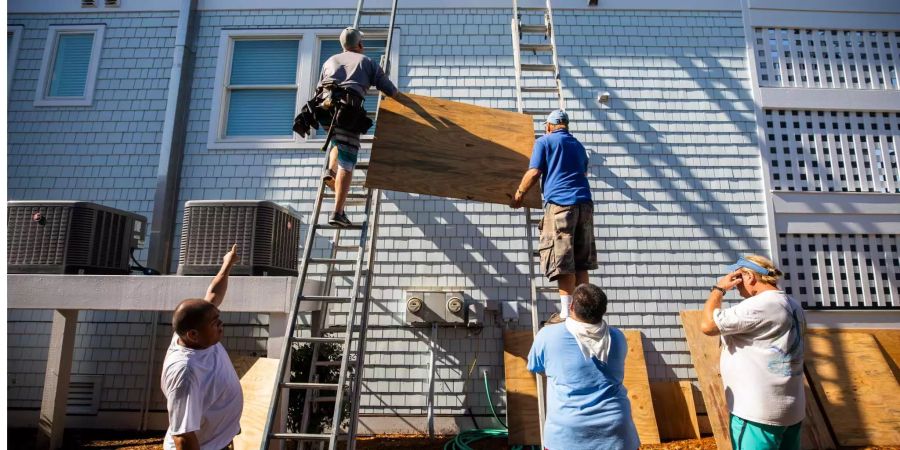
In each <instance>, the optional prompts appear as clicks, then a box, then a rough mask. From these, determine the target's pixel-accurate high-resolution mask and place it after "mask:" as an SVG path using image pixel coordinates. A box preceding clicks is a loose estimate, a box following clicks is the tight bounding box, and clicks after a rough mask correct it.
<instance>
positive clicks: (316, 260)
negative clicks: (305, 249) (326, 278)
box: [307, 258, 356, 264]
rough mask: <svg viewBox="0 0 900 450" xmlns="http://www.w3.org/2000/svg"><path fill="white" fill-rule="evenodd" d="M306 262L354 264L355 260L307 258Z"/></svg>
mask: <svg viewBox="0 0 900 450" xmlns="http://www.w3.org/2000/svg"><path fill="white" fill-rule="evenodd" d="M307 261H309V262H310V263H313V264H356V259H355V258H354V259H349V258H309V259H308V260H307Z"/></svg>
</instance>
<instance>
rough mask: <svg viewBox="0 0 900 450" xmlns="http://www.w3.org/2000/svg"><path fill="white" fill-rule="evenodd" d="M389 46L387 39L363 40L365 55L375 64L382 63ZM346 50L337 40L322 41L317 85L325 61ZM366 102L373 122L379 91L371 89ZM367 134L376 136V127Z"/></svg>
mask: <svg viewBox="0 0 900 450" xmlns="http://www.w3.org/2000/svg"><path fill="white" fill-rule="evenodd" d="M386 45H387V40H385V39H365V38H363V53H365V55H366V56H368V57H369V58H371V59H372V61H375V64H380V63H381V56H382V55H384V50H385V46H386ZM343 51H344V50H343V49H342V48H341V43H340V41H338V40H337V39H322V40H321V41H320V42H319V74H317V76H316V79H315V81H316V83H318V82H319V78H320V77H321V70H322V66H323V65H324V64H325V61H327V60H328V58H330V57H332V56H334V55H336V54H338V53H341V52H343ZM367 94H368V95H366V101H365V103H364V106H365V108H366V111H367V112H368V115H369V117H371V118H372V120H375V112H376V111H377V110H378V97H379V95H381V94H380V93H379V92H378V90H377V89H375V88H374V87H370V88H369V92H367ZM326 133H327V130H324V129H322V128H320V129H319V130H318V132H317V133H316V134H317V135H318V136H321V137H324V136H325V134H326ZM365 134H375V125H372V128H369V131H367V132H366V133H365Z"/></svg>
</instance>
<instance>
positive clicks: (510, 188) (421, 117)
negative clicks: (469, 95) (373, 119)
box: [365, 94, 541, 208]
mask: <svg viewBox="0 0 900 450" xmlns="http://www.w3.org/2000/svg"><path fill="white" fill-rule="evenodd" d="M533 145H534V122H533V119H532V117H531V116H527V115H524V114H519V113H514V112H510V111H503V110H496V109H491V108H484V107H481V106H475V105H470V104H466V103H459V102H453V101H450V100H444V99H439V98H433V97H426V96H423V95H414V94H400V95H399V96H398V97H397V98H396V99H393V98H385V99H384V100H382V101H381V104H380V107H379V110H378V127H377V128H376V131H375V141H374V142H373V144H372V156H371V160H370V162H369V171H368V173H367V175H366V183H365V185H366V186H367V187H370V188H379V189H387V190H391V191H401V192H411V193H416V194H427V195H435V196H439V197H450V198H458V199H464V200H476V201H480V202H488V203H500V204H504V205H507V204H509V202H510V200H511V198H510V197H509V196H510V194H513V193H514V192H515V191H516V189H517V188H518V186H519V182H520V181H521V179H522V175H523V174H524V173H525V171H526V170H527V169H528V161H529V159H530V157H531V149H532V147H533ZM525 206H528V207H531V208H540V207H541V197H540V189H539V187H538V186H535V187H534V188H532V189H531V191H530V192H529V195H528V196H527V197H526V201H525Z"/></svg>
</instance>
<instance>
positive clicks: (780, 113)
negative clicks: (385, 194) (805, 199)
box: [765, 109, 900, 193]
mask: <svg viewBox="0 0 900 450" xmlns="http://www.w3.org/2000/svg"><path fill="white" fill-rule="evenodd" d="M765 122H766V123H765V126H766V128H765V129H766V146H767V147H768V148H767V151H766V152H765V155H766V159H767V161H768V164H769V167H770V173H771V181H772V189H774V190H778V191H824V192H884V193H900V168H898V165H900V162H898V156H897V140H898V139H900V132H898V129H900V113H885V112H847V111H808V110H772V109H767V110H765Z"/></svg>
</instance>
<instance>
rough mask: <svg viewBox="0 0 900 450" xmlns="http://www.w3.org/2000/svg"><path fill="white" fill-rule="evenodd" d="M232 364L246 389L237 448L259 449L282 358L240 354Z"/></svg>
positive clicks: (235, 445)
mask: <svg viewBox="0 0 900 450" xmlns="http://www.w3.org/2000/svg"><path fill="white" fill-rule="evenodd" d="M232 364H234V368H235V370H236V371H237V373H238V377H239V378H240V380H241V389H243V391H244V411H243V412H242V413H241V433H240V434H238V435H237V436H235V437H234V448H235V450H245V449H246V450H251V449H252V450H258V449H259V448H260V444H261V443H262V440H263V431H264V429H265V426H266V419H267V416H268V414H269V406H270V403H271V401H272V386H274V385H275V379H276V378H277V374H278V360H277V359H272V358H257V357H247V356H239V357H232Z"/></svg>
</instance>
